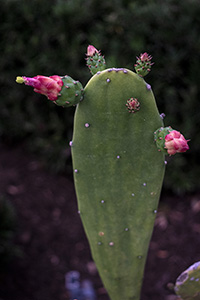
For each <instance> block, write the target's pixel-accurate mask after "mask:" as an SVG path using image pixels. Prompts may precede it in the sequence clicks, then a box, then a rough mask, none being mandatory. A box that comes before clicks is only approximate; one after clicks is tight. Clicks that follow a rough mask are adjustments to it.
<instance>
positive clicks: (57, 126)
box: [0, 0, 200, 192]
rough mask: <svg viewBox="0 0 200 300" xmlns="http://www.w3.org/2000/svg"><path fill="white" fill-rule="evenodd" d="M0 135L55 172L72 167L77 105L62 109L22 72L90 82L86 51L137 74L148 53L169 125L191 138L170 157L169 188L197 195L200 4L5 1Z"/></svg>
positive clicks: (185, 0) (0, 30)
mask: <svg viewBox="0 0 200 300" xmlns="http://www.w3.org/2000/svg"><path fill="white" fill-rule="evenodd" d="M0 4H1V10H0V36H1V39H0V51H1V56H0V68H1V72H0V85H1V101H0V136H1V138H2V139H3V140H6V141H11V142H13V141H21V140H23V141H24V140H25V141H26V142H27V143H28V144H29V146H30V147H31V149H32V150H35V151H37V152H38V153H40V155H44V157H46V158H47V159H48V161H49V165H50V166H51V167H52V169H54V170H55V171H62V170H64V169H66V168H69V169H70V163H71V161H70V156H69V151H68V142H69V141H70V139H71V136H72V124H73V114H74V108H72V109H62V108H60V107H56V106H54V105H53V104H52V103H50V101H49V102H48V101H47V100H46V98H45V97H44V96H41V95H38V94H35V93H33V92H32V88H29V87H25V86H19V85H17V84H16V83H15V77H16V76H17V75H19V76H20V75H26V76H35V75H38V74H40V75H41V74H42V75H46V76H49V75H54V74H58V75H65V74H68V75H70V76H72V77H73V78H74V79H78V80H80V81H81V82H82V84H83V85H84V84H85V83H86V82H87V81H88V79H89V78H90V74H89V71H88V70H87V68H86V67H85V60H84V54H85V52H86V48H87V45H88V44H93V45H94V46H95V47H96V48H98V49H101V50H102V53H103V54H105V57H106V61H107V65H108V66H115V67H127V68H130V69H133V65H134V62H135V56H137V55H139V54H140V53H141V52H145V51H147V52H148V53H149V54H151V55H152V56H153V59H154V61H155V66H154V67H153V70H152V71H151V73H150V75H148V76H147V77H146V78H145V79H146V81H147V82H148V83H150V84H151V85H152V88H153V91H154V93H155V96H156V99H157V103H158V107H159V110H160V112H163V113H165V115H166V118H165V124H166V126H168V125H171V126H172V127H173V128H174V129H177V130H179V131H181V132H182V133H183V134H184V136H185V137H186V138H187V139H191V141H190V143H189V145H190V148H191V149H190V151H188V152H187V153H185V154H181V155H179V154H177V155H176V156H174V157H173V158H169V159H168V161H169V163H168V166H167V172H166V178H165V187H166V188H168V189H170V190H173V191H176V192H181V191H193V190H195V189H196V188H198V187H199V178H200V168H199V167H198V154H199V152H200V136H199V128H200V105H199V101H198V99H199V97H200V95H199V94H200V87H199V82H200V69H199V64H200V59H199V53H200V34H199V32H200V18H199V15H200V5H199V0H182V1H179V0H162V1H161V0H143V1H140V0H135V1H131V0H111V1H107V0H102V1H98V0H86V1H82V0H48V1H47V0H45V1H40V0H29V1H27V0H21V1H16V0H0Z"/></svg>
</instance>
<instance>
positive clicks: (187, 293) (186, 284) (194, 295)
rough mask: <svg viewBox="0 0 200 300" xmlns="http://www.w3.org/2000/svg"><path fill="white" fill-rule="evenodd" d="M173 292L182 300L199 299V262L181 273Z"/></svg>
mask: <svg viewBox="0 0 200 300" xmlns="http://www.w3.org/2000/svg"><path fill="white" fill-rule="evenodd" d="M174 290H175V292H176V294H177V295H178V296H179V297H180V299H182V300H199V299H200V262H196V263H194V264H193V265H192V266H190V267H189V268H188V269H187V270H185V271H184V272H183V273H181V275H180V276H179V277H178V278H177V280H176V284H175V288H174Z"/></svg>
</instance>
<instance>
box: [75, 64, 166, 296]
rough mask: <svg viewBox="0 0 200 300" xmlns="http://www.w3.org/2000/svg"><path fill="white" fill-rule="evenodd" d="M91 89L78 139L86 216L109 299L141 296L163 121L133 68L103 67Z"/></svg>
mask: <svg viewBox="0 0 200 300" xmlns="http://www.w3.org/2000/svg"><path fill="white" fill-rule="evenodd" d="M84 92H85V94H84V101H83V102H80V103H79V104H78V106H77V109H76V113H75V120H74V135H73V141H72V143H71V146H72V159H73V168H74V180H75V187H76V193H77V198H78V206H79V212H80V216H81V219H82V222H83V225H84V228H85V231H86V234H87V237H88V240H89V243H90V247H91V251H92V255H93V258H94V261H95V263H96V266H97V268H98V271H99V274H100V276H101V278H102V281H103V283H104V285H105V287H106V289H107V291H108V293H109V295H110V298H111V299H112V300H125V299H126V300H139V298H140V290H141V284H142V278H143V271H144V266H145V261H146V256H147V251H148V245H149V241H150V238H151V235H152V231H153V226H154V220H155V216H156V210H157V205H158V201H159V196H160V190H161V186H162V182H163V176H164V170H165V163H164V154H163V153H162V152H158V150H157V147H156V144H155V142H154V131H155V130H156V129H157V128H158V127H161V126H163V122H162V119H161V117H160V115H159V113H158V110H157V106H156V103H155V99H154V96H153V93H152V91H151V88H150V86H149V85H148V84H146V82H145V81H144V79H143V78H141V77H140V76H138V75H137V74H135V73H134V72H132V71H130V70H127V69H107V70H104V71H102V72H98V73H97V74H96V75H94V76H93V77H92V78H91V79H90V81H89V82H88V84H87V85H86V87H85V90H84ZM130 98H134V99H135V98H136V99H138V101H139V103H140V110H139V111H138V112H137V113H133V114H131V113H129V111H128V110H127V106H126V104H127V101H128V100H129V99H130Z"/></svg>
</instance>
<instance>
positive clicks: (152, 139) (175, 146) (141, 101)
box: [17, 45, 189, 300]
mask: <svg viewBox="0 0 200 300" xmlns="http://www.w3.org/2000/svg"><path fill="white" fill-rule="evenodd" d="M151 59H152V57H151V56H149V55H148V54H147V53H146V52H145V53H143V54H141V55H140V57H139V58H138V59H137V64H136V65H135V68H136V73H137V74H136V73H135V72H133V71H131V70H128V69H126V68H107V69H105V66H106V65H105V59H104V57H103V56H102V55H101V53H100V51H98V50H97V49H96V48H95V47H94V46H92V45H90V46H88V49H87V65H88V67H89V69H90V71H91V73H92V74H93V75H94V76H93V77H92V78H91V79H90V80H89V82H88V83H87V85H86V86H85V88H84V89H83V88H82V85H81V84H80V83H79V82H77V81H74V80H73V79H72V78H71V77H69V76H57V75H54V76H51V77H45V78H41V76H36V77H34V78H33V80H31V79H30V78H29V79H27V77H24V76H23V77H18V78H17V82H18V83H23V82H24V83H25V84H28V85H31V86H33V87H34V88H35V91H36V92H38V93H42V94H45V95H46V96H47V98H49V99H50V100H53V102H55V103H56V104H58V105H61V106H70V105H77V108H76V112H75V118H74V132H73V139H72V141H71V142H70V146H71V150H72V160H73V169H74V182H75V188H76V194H77V199H78V207H79V213H80V216H81V219H82V222H83V225H84V229H85V232H86V235H87V237H88V241H89V244H90V247H91V252H92V256H93V258H94V261H95V263H96V266H97V269H98V271H99V274H100V276H101V278H102V281H103V283H104V285H105V287H106V289H107V291H108V293H109V295H110V298H111V299H112V300H122V299H126V300H139V299H140V290H141V286H142V279H143V272H144V266H145V261H146V257H147V252H148V246H149V241H150V239H151V235H152V231H153V227H154V220H155V216H156V212H157V206H158V201H159V197H160V191H161V188H162V182H163V177H164V172H165V154H175V152H176V153H177V152H185V151H186V150H187V149H188V148H189V147H188V145H187V142H188V141H187V140H185V138H184V137H183V135H181V134H180V133H179V132H178V131H175V130H173V129H171V127H166V128H165V129H164V127H163V126H164V125H163V118H162V116H160V114H159V112H158V109H157V106H156V102H155V98H154V95H153V92H152V90H151V86H150V85H149V84H148V83H146V82H145V80H144V79H143V77H144V76H145V75H147V74H148V73H149V71H150V69H151V66H152V63H151ZM55 76H57V77H55ZM43 77H44V76H43ZM48 78H49V79H48ZM52 80H54V81H52ZM41 81H42V84H43V85H41ZM38 82H39V83H38ZM52 87H53V88H54V90H52ZM52 95H53V96H52ZM130 112H131V113H130ZM174 151H175V152H174Z"/></svg>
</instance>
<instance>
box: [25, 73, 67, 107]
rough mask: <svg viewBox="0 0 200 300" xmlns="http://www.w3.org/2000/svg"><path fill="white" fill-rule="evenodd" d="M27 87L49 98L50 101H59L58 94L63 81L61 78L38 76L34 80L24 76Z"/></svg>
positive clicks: (56, 76)
mask: <svg viewBox="0 0 200 300" xmlns="http://www.w3.org/2000/svg"><path fill="white" fill-rule="evenodd" d="M22 78H23V81H24V83H25V84H26V85H30V86H32V87H34V92H36V93H39V94H43V95H45V96H47V98H48V99H49V100H52V101H55V100H57V99H58V94H59V92H60V91H61V89H62V86H63V81H62V79H61V77H60V76H58V75H53V76H49V77H46V76H42V75H37V76H35V77H33V78H30V77H25V76H22Z"/></svg>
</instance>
